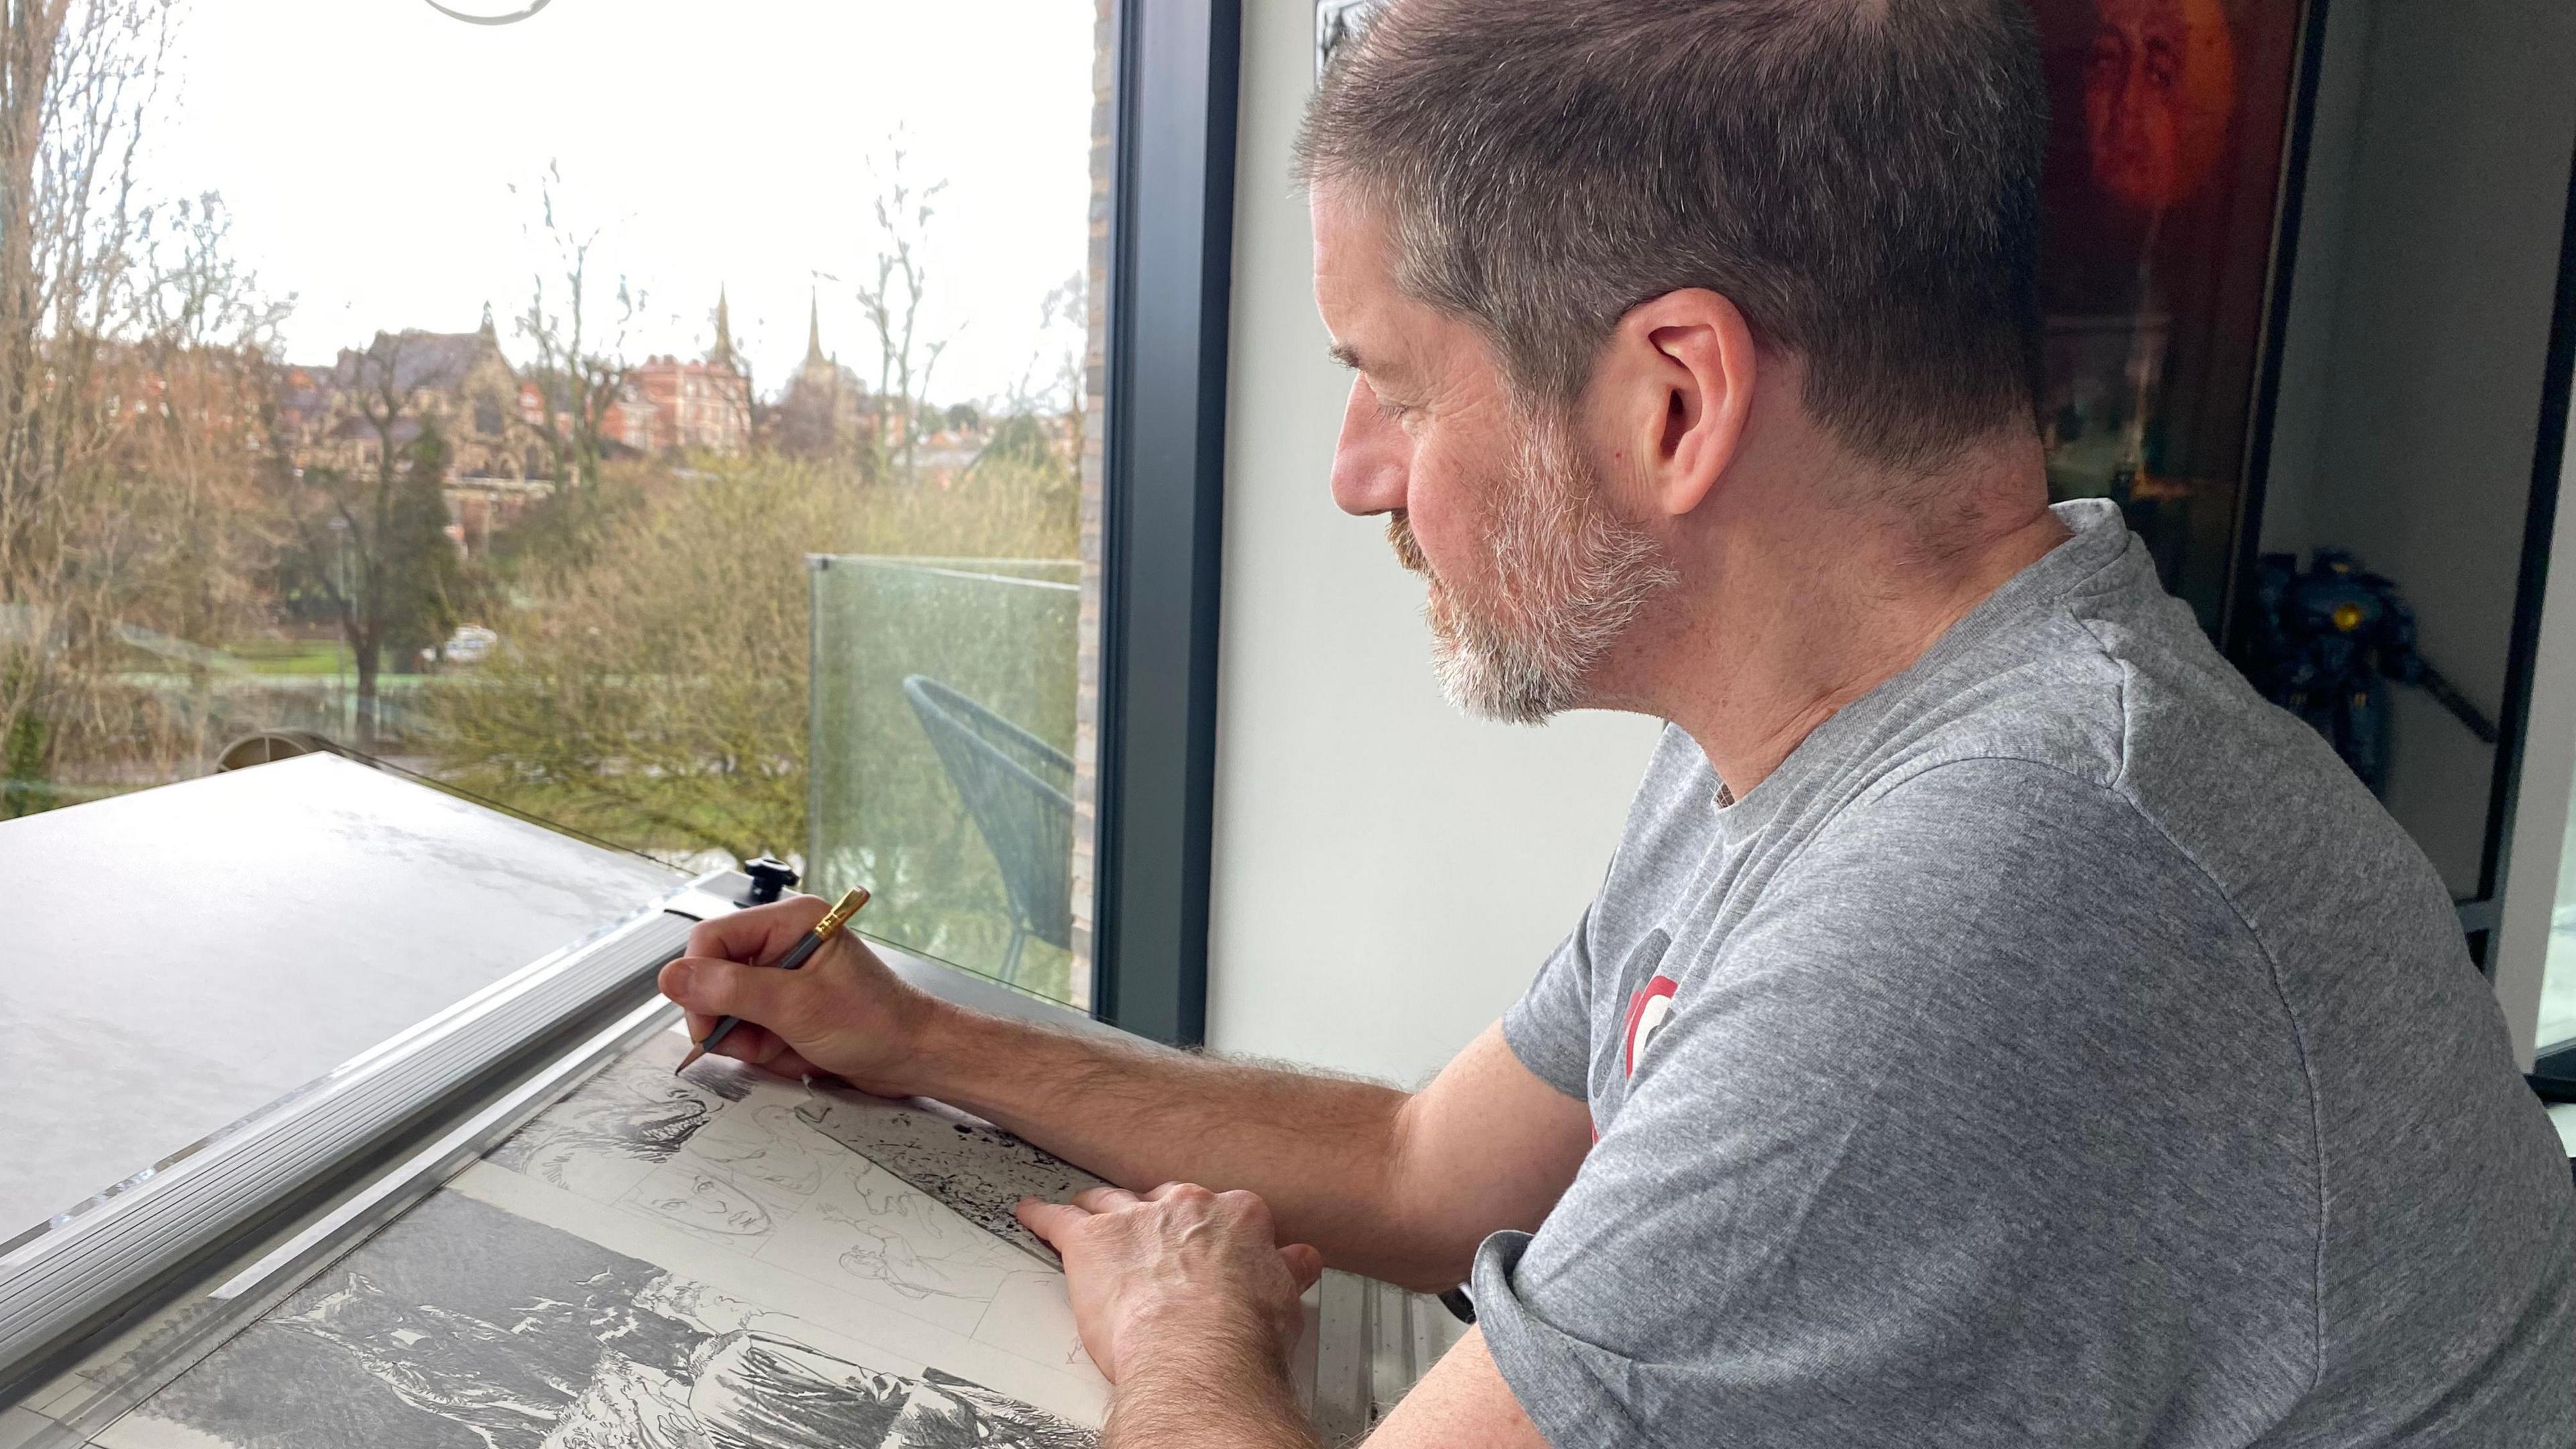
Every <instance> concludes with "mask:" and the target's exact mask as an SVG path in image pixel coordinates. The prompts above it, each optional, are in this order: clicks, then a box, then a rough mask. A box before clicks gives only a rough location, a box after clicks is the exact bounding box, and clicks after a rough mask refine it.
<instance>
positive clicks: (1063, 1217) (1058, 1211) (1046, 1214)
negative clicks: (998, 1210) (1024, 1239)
mask: <svg viewBox="0 0 2576 1449" xmlns="http://www.w3.org/2000/svg"><path fill="white" fill-rule="evenodd" d="M1011 1213H1012V1215H1013V1216H1014V1217H1017V1218H1018V1219H1019V1220H1020V1226H1021V1227H1024V1228H1026V1229H1028V1230H1029V1231H1030V1232H1033V1233H1035V1234H1037V1235H1038V1236H1039V1237H1041V1238H1044V1239H1046V1240H1047V1241H1048V1242H1050V1243H1056V1244H1057V1246H1059V1247H1061V1246H1062V1244H1061V1243H1060V1242H1058V1238H1059V1237H1060V1235H1062V1234H1064V1233H1067V1232H1070V1231H1072V1230H1073V1229H1074V1228H1075V1227H1077V1226H1079V1225H1080V1224H1082V1223H1086V1222H1089V1221H1090V1220H1091V1214H1090V1213H1089V1212H1087V1211H1085V1210H1084V1209H1082V1208H1078V1207H1075V1206H1073V1205H1072V1204H1070V1203H1060V1202H1042V1201H1040V1200H1038V1199H1037V1198H1033V1197H1024V1198H1021V1199H1020V1203H1019V1206H1018V1207H1015V1208H1013V1209H1011Z"/></svg>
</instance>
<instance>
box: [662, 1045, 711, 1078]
mask: <svg viewBox="0 0 2576 1449" xmlns="http://www.w3.org/2000/svg"><path fill="white" fill-rule="evenodd" d="M706 1054H707V1049H706V1048H705V1047H702V1046H693V1047H691V1048H689V1054H688V1055H687V1056H684V1057H682V1058H680V1064H679V1065H678V1066H676V1067H673V1068H671V1075H672V1076H675V1077H676V1076H678V1075H679V1074H680V1073H682V1072H685V1071H687V1070H688V1069H689V1064H690V1063H692V1062H695V1061H696V1060H697V1059H698V1058H700V1057H702V1056H705V1055H706Z"/></svg>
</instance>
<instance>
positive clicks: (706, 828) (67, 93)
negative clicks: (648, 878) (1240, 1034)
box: [0, 0, 1110, 1002]
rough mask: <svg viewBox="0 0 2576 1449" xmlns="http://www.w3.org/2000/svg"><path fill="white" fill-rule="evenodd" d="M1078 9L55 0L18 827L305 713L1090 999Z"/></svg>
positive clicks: (0, 480)
mask: <svg viewBox="0 0 2576 1449" xmlns="http://www.w3.org/2000/svg"><path fill="white" fill-rule="evenodd" d="M446 8H448V9H463V10H466V11H469V12H476V13H483V14H487V15H505V14H507V13H509V12H512V11H514V10H517V9H520V8H522V7H521V6H520V5H519V4H517V3H516V0H512V3H500V0H472V3H468V4H464V5H461V6H459V5H450V6H448V7H446ZM1108 34H1109V26H1108V8H1107V4H1106V0H954V3H944V4H939V5H919V4H897V3H893V0H763V3H757V4H739V5H708V4H706V3H704V0H617V3H614V4H607V3H600V0H555V3H549V4H544V5H541V6H538V7H537V9H536V13H533V14H530V15H528V16H527V17H526V18H525V19H522V20H519V21H517V22H515V23H504V24H480V25H478V24H466V23H460V22H459V20H457V19H455V18H451V17H449V16H447V15H443V14H442V13H440V8H439V7H434V6H431V5H428V4H425V3H421V0H370V3H366V4H351V3H348V0H262V3H260V4H256V5H229V6H220V7H217V6H207V5H203V4H199V3H193V0H178V3H175V4H173V3H164V0H76V3H75V4H74V5H73V6H72V7H71V10H70V16H69V19H68V20H67V22H66V24H65V27H64V30H63V32H62V33H61V34H60V35H58V36H53V37H51V40H52V55H53V57H54V65H55V67H56V69H57V72H58V74H59V75H60V76H62V77H65V78H68V81H69V83H67V84H63V85H58V86H57V87H55V88H54V89H53V91H51V92H49V94H50V95H52V96H53V97H54V99H53V100H51V101H48V102H46V103H45V109H44V114H43V115H42V116H41V117H39V124H37V125H36V126H34V127H33V128H32V129H28V128H22V127H17V126H12V127H10V128H7V130H8V132H9V133H10V134H24V135H28V136H32V137H35V138H36V140H35V145H36V147H37V149H36V151H34V152H31V153H29V154H27V155H25V156H19V157H13V158H0V159H7V160H9V161H10V162H11V164H12V166H18V165H19V164H20V163H25V165H24V167H23V169H22V170H20V171H13V172H12V173H11V174H32V175H34V176H36V177H37V178H38V194H37V195H36V196H35V198H34V201H35V207H34V216H35V221H34V223H33V224H32V225H31V226H28V227H20V228H17V229H15V230H14V231H5V232H0V284H5V285H0V291H5V292H8V293H9V294H10V295H11V296H12V297H32V298H34V299H35V305H33V306H26V305H19V304H17V303H14V302H13V303H10V304H6V305H0V314H5V315H0V817H6V816H12V815H22V814H28V813H33V812H38V811H44V810H49V809H54V808H58V807H62V806H66V805H76V804H78V803H81V802H83V801H87V800H93V799H97V798H100V797H102V796H106V795H112V794H117V793H121V792H125V791H130V790H135V789H140V788H144V787H148V786H151V785H154V784H159V783H163V782H167V781H171V780H177V779H183V778H187V777H190V776H193V775H197V774H201V773H204V772H205V771H207V770H209V769H211V768H214V766H215V764H216V762H217V760H218V758H219V757H220V756H221V754H222V753H223V751H224V750H225V749H226V747H227V746H228V745H231V744H233V743H235V742H238V741H241V740H243V739H244V738H245V737H249V736H253V735H259V734H263V733H266V734H271V735H292V734H295V733H298V732H301V733H304V734H309V735H315V736H320V737H323V738H325V739H327V740H329V741H331V742H333V743H334V744H336V745H338V746H341V747H344V748H347V749H350V750H354V751H359V752H363V753H365V754H366V755H368V756H371V757H375V758H377V759H380V760H382V761H385V762H387V763H389V764H391V765H393V766H397V767H400V768H401V769H404V770H407V771H412V772H416V773H418V774H420V775H422V776H424V777H427V778H430V779H433V780H435V781H438V782H440V783H441V784H443V785H446V786H449V787H452V788H456V789H459V790H463V791H469V792H472V793H473V794H475V795H477V796H480V797H484V798H488V799H490V800H494V801H497V802H500V803H502V804H504V805H506V806H508V807H510V808H512V809H515V810H518V811H522V812H525V813H527V814H530V815H533V816H536V817H538V818H541V819H543V820H546V821H548V822H552V823H556V824H559V825H561V826H564V827H566V828H569V829H573V830H577V831H581V832H585V833H588V834H590V835H593V836H596V837H600V838H603V839H606V840H608V841H610V842H613V843H615V844H617V845H619V846H622V847H626V848H629V849H632V850H636V851H640V852H643V853H646V854H649V855H652V856H654V857H656V858H659V859H662V860H665V861H668V862H672V863H675V864H679V865H682V866H685V867H690V868H713V867H716V866H722V865H727V864H731V863H733V862H735V861H737V860H740V859H746V858H749V857H753V856H757V855H761V854H764V853H768V854H776V855H779V856H783V857H787V858H789V859H790V860H791V862H793V863H796V864H799V865H800V866H810V867H811V868H810V869H809V870H808V871H807V876H808V879H807V882H806V887H805V888H807V889H812V890H818V891H827V892H830V891H838V890H840V889H843V888H846V887H847V886H850V885H859V884H864V885H867V886H868V887H869V888H870V889H871V890H872V891H874V892H875V894H876V903H875V904H873V905H872V906H871V907H870V909H869V912H868V913H867V914H866V915H865V916H863V917H862V918H861V921H860V924H861V926H862V928H864V929H868V930H872V931H874V932H877V933H880V934H882V935H883V936H885V937H886V938H888V939H891V940H893V941H895V942H897V943H899V944H902V945H906V946H909V947H912V948H915V949H918V950H921V951H924V952H925V953H929V954H935V955H944V956H947V957H950V958H953V959H954V960H956V961H957V962H958V963H959V964H962V965H965V966H968V967H970V968H972V969H976V970H980V971H986V972H991V973H995V974H1002V973H1004V972H1005V971H1008V972H1009V974H1011V976H1012V977H1013V979H1014V980H1016V981H1018V982H1020V983H1021V984H1024V985H1028V986H1031V987H1033V988H1035V989H1040V990H1043V991H1045V992H1047V993H1049V994H1051V995H1055V996H1059V997H1063V998H1066V999H1070V1000H1074V1001H1076V1002H1080V1001H1081V1000H1083V999H1084V997H1085V996H1086V995H1087V991H1088V984H1089V983H1088V976H1089V968H1088V963H1087V936H1088V929H1087V927H1088V921H1087V917H1088V914H1089V890H1090V884H1089V875H1090V872H1089V869H1088V857H1089V847H1090V841H1089V818H1090V811H1089V796H1090V791H1091V778H1092V766H1091V760H1090V752H1091V748H1092V741H1091V739H1090V737H1089V733H1088V729H1087V726H1084V725H1082V724H1080V723H1079V722H1081V721H1087V720H1088V719H1089V718H1090V717H1091V711H1090V709H1089V708H1088V707H1087V705H1085V704H1084V703H1083V702H1082V699H1081V698H1080V696H1081V695H1082V693H1083V689H1084V685H1083V684H1082V681H1083V680H1084V679H1085V678H1086V677H1087V674H1086V671H1087V669H1088V663H1087V661H1088V660H1089V659H1090V657H1091V655H1092V653H1093V650H1092V646H1091V644H1090V637H1091V635H1090V630H1091V629H1092V628H1094V627H1096V623H1095V622H1094V621H1096V617H1097V609H1096V608H1094V607H1090V606H1089V605H1090V601H1091V600H1092V599H1094V598H1095V597H1096V589H1097V578H1096V568H1088V569H1087V568H1086V566H1085V565H1084V564H1083V563H1082V560H1083V559H1085V558H1090V559H1094V560H1096V559H1097V558H1098V556H1099V550H1098V547H1097V541H1096V528H1097V520H1098V518H1099V509H1098V506H1097V496H1098V486H1099V459H1100V421H1099V420H1100V417H1101V412H1100V408H1101V399H1100V396H1099V390H1100V383H1101V379H1102V377H1103V376H1104V372H1105V366H1104V362H1105V359H1104V357H1103V348H1102V343H1101V341H1100V339H1101V337H1102V335H1103V329H1102V326H1101V317H1102V312H1101V306H1100V303H1101V300H1102V297H1103V293H1104V290H1105V276H1104V272H1103V268H1104V266H1105V260H1106V255H1107V252H1106V245H1105V235H1106V216H1107V212H1108V208H1107V205H1106V188H1107V176H1108V170H1109V151H1108V140H1107V134H1106V133H1107V118H1108V116H1109V107H1108V95H1107V87H1108V84H1109V71H1110V67H1109V63H1108V57H1107V49H1106V46H1107V39H1108ZM80 177H86V178H87V181H86V184H83V183H82V182H80V181H79V180H77V179H66V178H80ZM1087 530H1091V531H1090V532H1087ZM822 558H830V559H834V560H838V562H835V563H834V564H833V565H832V566H830V567H822V566H819V565H809V562H808V560H809V559H822ZM267 748H268V749H269V750H270V751H271V752H274V751H275V750H276V749H280V748H292V746H291V744H285V745H282V744H279V743H276V742H272V743H271V744H270V745H269V746H267ZM1077 801H1079V802H1080V803H1081V809H1080V811H1079V819H1078V820H1077V812H1076V802H1077ZM809 857H811V858H810V859H809Z"/></svg>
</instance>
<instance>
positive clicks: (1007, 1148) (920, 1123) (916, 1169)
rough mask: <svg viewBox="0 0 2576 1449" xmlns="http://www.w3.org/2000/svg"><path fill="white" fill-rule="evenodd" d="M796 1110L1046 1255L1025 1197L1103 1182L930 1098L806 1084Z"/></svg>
mask: <svg viewBox="0 0 2576 1449" xmlns="http://www.w3.org/2000/svg"><path fill="white" fill-rule="evenodd" d="M796 1112H797V1116H798V1117H799V1118H800V1119H802V1120H803V1121H804V1122H806V1123H807V1124H809V1125H810V1126H812V1127H813V1128H814V1130H816V1131H818V1132H820V1133H822V1134H823V1135H824V1136H826V1137H828V1138H830V1139H832V1140H833V1141H835V1142H838V1143H840V1144H841V1145H842V1146H844V1147H846V1148H848V1149H850V1150H851V1151H852V1152H855V1153H857V1154H859V1155H860V1156H861V1157H864V1158H866V1159H868V1160H869V1161H871V1162H874V1163H877V1164H879V1165H881V1166H883V1167H884V1168H885V1169H886V1170H887V1171H888V1172H891V1173H892V1174H894V1175H895V1176H896V1177H898V1178H901V1179H902V1180H903V1181H904V1182H906V1183H909V1184H911V1185H912V1186H914V1187H917V1188H919V1189H920V1190H922V1191H923V1192H925V1193H928V1194H929V1195H931V1196H932V1197H935V1198H937V1199H938V1200H939V1201H940V1202H941V1203H942V1204H943V1205H945V1206H946V1207H948V1208H949V1209H950V1210H951V1211H953V1212H955V1213H956V1214H957V1215H958V1216H960V1217H962V1218H964V1219H965V1220H966V1221H968V1222H970V1223H973V1224H974V1225H975V1226H977V1227H979V1228H982V1229H983V1230H984V1231H986V1232H988V1233H991V1234H993V1235H994V1236H995V1237H998V1238H1000V1239H1002V1240H1003V1241H1005V1242H1009V1243H1013V1244H1016V1245H1018V1246H1019V1247H1020V1248H1022V1249H1024V1250H1025V1251H1027V1252H1028V1253H1029V1254H1030V1255H1031V1256H1032V1257H1034V1258H1036V1259H1037V1260H1038V1261H1039V1262H1041V1263H1047V1264H1053V1263H1054V1262H1055V1253H1054V1251H1053V1250H1052V1249H1050V1248H1048V1247H1047V1246H1046V1244H1045V1243H1044V1242H1043V1241H1042V1240H1040V1239H1039V1238H1038V1236H1037V1235H1036V1234H1034V1233H1032V1232H1030V1231H1029V1230H1028V1229H1026V1228H1024V1227H1021V1226H1020V1222H1019V1219H1018V1218H1017V1217H1015V1216H1014V1215H1013V1213H1012V1209H1013V1208H1014V1207H1015V1206H1016V1205H1017V1204H1018V1203H1019V1201H1020V1199H1021V1198H1024V1197H1037V1198H1045V1199H1047V1200H1048V1201H1050V1202H1063V1201H1064V1200H1065V1199H1067V1198H1069V1197H1071V1196H1072V1195H1073V1194H1075V1193H1077V1192H1080V1191H1082V1190H1083V1189H1085V1188H1091V1187H1100V1186H1104V1185H1105V1184H1104V1183H1103V1182H1102V1180H1101V1179H1100V1178H1097V1177H1094V1176H1092V1175H1091V1174H1090V1173H1087V1172H1085V1171H1083V1170H1082V1169H1081V1168H1078V1167H1075V1166H1073V1165H1072V1164H1071V1163H1068V1162H1065V1161H1064V1160H1063V1159H1061V1158H1058V1157H1056V1156H1054V1155H1052V1154H1050V1153H1047V1152H1045V1151H1042V1150H1040V1149H1039V1148H1036V1147H1033V1146H1031V1145H1029V1144H1028V1143H1026V1142H1023V1141H1021V1140H1020V1139H1019V1138H1017V1137H1014V1136H1012V1135H1011V1134H1010V1133H1008V1132H1004V1131H1002V1130H1001V1129H1000V1128H998V1127H991V1126H987V1125H985V1124H984V1123H981V1122H977V1121H973V1120H971V1119H969V1118H967V1117H966V1116H965V1115H964V1114H962V1113H958V1112H954V1111H952V1110H950V1109H948V1108H945V1107H941V1106H938V1105H936V1104H932V1103H927V1102H889V1101H886V1100H884V1099H883V1098H879V1097H869V1096H865V1095H862V1094H861V1093H858V1092H852V1091H845V1090H835V1089H829V1088H821V1087H809V1088H808V1095H807V1098H806V1101H805V1103H804V1104H803V1105H802V1106H800V1107H798V1108H797V1109H796Z"/></svg>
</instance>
